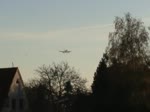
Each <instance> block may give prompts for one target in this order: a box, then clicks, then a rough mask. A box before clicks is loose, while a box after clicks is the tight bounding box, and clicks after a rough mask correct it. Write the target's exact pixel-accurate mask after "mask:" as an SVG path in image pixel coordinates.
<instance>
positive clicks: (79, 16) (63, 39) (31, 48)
mask: <svg viewBox="0 0 150 112" xmlns="http://www.w3.org/2000/svg"><path fill="white" fill-rule="evenodd" d="M149 4H150V1H149V0H0V51H1V56H0V57H1V58H0V67H1V68H4V67H12V63H13V65H14V66H17V67H19V70H20V72H21V75H22V78H23V80H24V81H25V82H27V81H28V80H30V79H32V78H34V77H36V73H35V70H36V69H37V68H38V67H39V66H42V65H43V64H45V65H50V64H52V63H53V62H55V63H60V62H62V61H66V62H68V64H69V65H70V66H71V67H74V68H75V69H76V70H77V71H79V73H80V74H81V76H82V77H83V78H86V79H87V80H88V86H90V85H91V83H92V81H93V76H94V72H95V71H96V68H97V66H98V63H99V61H100V60H101V57H102V55H103V53H104V52H105V48H106V47H107V44H108V35H109V32H112V31H113V30H114V27H113V21H114V20H115V17H116V16H119V17H123V16H124V14H125V13H127V12H130V13H131V15H132V16H133V17H136V18H138V19H140V20H142V21H143V22H144V25H145V26H150V13H149V12H150V7H149ZM64 49H68V50H71V51H72V52H71V53H69V54H63V53H61V52H59V51H60V50H64Z"/></svg>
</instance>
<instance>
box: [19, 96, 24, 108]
mask: <svg viewBox="0 0 150 112" xmlns="http://www.w3.org/2000/svg"><path fill="white" fill-rule="evenodd" d="M23 105H24V100H23V99H20V100H19V108H20V110H23Z"/></svg>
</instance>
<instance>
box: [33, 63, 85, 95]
mask: <svg viewBox="0 0 150 112" xmlns="http://www.w3.org/2000/svg"><path fill="white" fill-rule="evenodd" d="M36 73H37V74H38V75H39V76H40V82H41V83H44V84H45V85H47V88H48V90H49V91H50V96H51V95H55V96H57V97H62V96H63V95H64V93H65V85H66V83H67V82H70V83H71V86H72V92H74V93H75V92H76V91H78V90H80V91H85V90H86V86H85V83H86V80H85V79H83V78H81V77H80V75H79V73H78V72H77V71H76V70H75V69H74V68H73V67H70V66H69V65H68V63H67V62H61V63H60V64H56V63H53V64H52V65H49V66H46V65H43V66H40V67H39V68H38V69H37V70H36Z"/></svg>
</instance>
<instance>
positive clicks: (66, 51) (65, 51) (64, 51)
mask: <svg viewBox="0 0 150 112" xmlns="http://www.w3.org/2000/svg"><path fill="white" fill-rule="evenodd" d="M59 52H62V53H70V52H71V51H68V50H67V49H66V50H63V51H59Z"/></svg>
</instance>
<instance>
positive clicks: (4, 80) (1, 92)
mask: <svg viewBox="0 0 150 112" xmlns="http://www.w3.org/2000/svg"><path fill="white" fill-rule="evenodd" d="M17 69H18V68H17V67H14V68H0V109H1V107H2V105H3V101H4V99H5V98H6V97H7V96H8V91H9V88H10V85H11V82H12V80H13V77H14V75H15V73H16V71H17Z"/></svg>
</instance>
